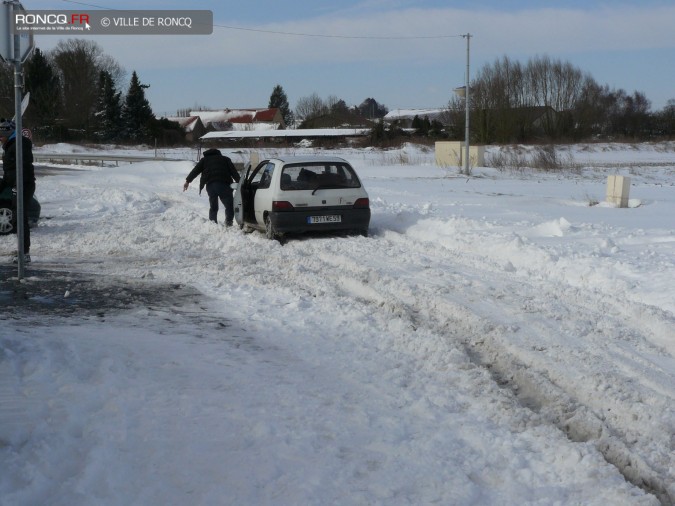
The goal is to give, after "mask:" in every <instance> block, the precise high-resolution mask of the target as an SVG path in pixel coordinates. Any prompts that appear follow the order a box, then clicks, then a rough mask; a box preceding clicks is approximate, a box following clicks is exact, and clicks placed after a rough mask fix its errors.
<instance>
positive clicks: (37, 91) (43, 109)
mask: <svg viewBox="0 0 675 506" xmlns="http://www.w3.org/2000/svg"><path fill="white" fill-rule="evenodd" d="M24 76H25V80H26V91H29V92H30V94H31V99H30V101H31V106H30V107H29V108H28V110H27V111H26V119H27V122H28V124H30V125H31V128H32V129H33V130H34V131H42V132H44V133H45V134H47V135H49V133H50V132H51V130H52V129H53V128H54V126H55V124H56V118H57V117H58V115H59V112H60V109H61V94H60V92H59V91H60V89H61V80H60V79H59V76H58V75H57V73H56V72H55V70H54V68H53V67H52V65H51V64H50V62H49V61H48V60H47V58H46V57H45V55H44V53H43V52H42V51H40V49H39V48H36V49H35V51H34V52H33V55H32V56H31V58H30V59H29V60H28V61H27V62H26V64H25V65H24Z"/></svg>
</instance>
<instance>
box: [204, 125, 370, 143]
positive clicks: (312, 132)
mask: <svg viewBox="0 0 675 506" xmlns="http://www.w3.org/2000/svg"><path fill="white" fill-rule="evenodd" d="M369 133H370V129H368V128H298V129H296V130H268V131H238V132H234V131H228V132H209V133H207V134H206V135H203V136H202V137H200V140H208V139H245V138H284V137H285V138H300V139H302V138H310V137H360V136H366V135H368V134H369Z"/></svg>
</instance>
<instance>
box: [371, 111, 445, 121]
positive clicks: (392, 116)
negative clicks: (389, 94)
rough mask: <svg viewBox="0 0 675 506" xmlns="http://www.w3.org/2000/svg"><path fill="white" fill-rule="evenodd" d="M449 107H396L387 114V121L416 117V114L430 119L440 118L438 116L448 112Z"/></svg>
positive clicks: (385, 117)
mask: <svg viewBox="0 0 675 506" xmlns="http://www.w3.org/2000/svg"><path fill="white" fill-rule="evenodd" d="M447 111H448V109H447V108H443V109H394V110H393V111H389V112H388V113H387V114H386V115H385V116H384V120H385V121H394V120H397V119H414V118H415V116H418V117H420V118H424V117H425V116H426V117H428V118H429V119H435V118H438V116H440V115H442V114H443V113H445V112H447Z"/></svg>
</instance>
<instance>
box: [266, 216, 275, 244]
mask: <svg viewBox="0 0 675 506" xmlns="http://www.w3.org/2000/svg"><path fill="white" fill-rule="evenodd" d="M265 235H266V236H267V238H268V239H276V238H277V233H276V232H275V231H274V225H272V220H271V219H270V217H269V216H265Z"/></svg>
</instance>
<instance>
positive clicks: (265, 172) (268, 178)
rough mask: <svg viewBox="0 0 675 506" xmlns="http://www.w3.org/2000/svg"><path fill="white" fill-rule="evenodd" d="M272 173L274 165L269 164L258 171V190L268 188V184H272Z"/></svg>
mask: <svg viewBox="0 0 675 506" xmlns="http://www.w3.org/2000/svg"><path fill="white" fill-rule="evenodd" d="M273 172H274V164H273V163H272V162H269V163H268V164H267V165H266V166H265V168H264V169H262V170H261V171H260V174H261V175H260V184H258V189H259V190H261V189H264V188H269V187H270V183H271V182H272V173H273Z"/></svg>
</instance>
